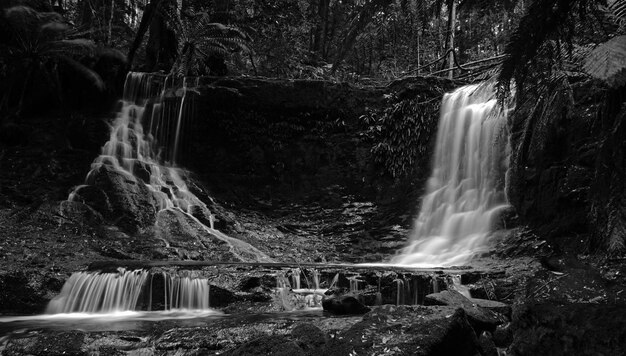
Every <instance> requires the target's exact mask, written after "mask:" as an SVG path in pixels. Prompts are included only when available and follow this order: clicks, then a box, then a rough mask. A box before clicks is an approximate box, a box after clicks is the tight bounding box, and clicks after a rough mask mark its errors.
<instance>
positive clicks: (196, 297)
mask: <svg viewBox="0 0 626 356" xmlns="http://www.w3.org/2000/svg"><path fill="white" fill-rule="evenodd" d="M163 279H164V281H165V283H164V284H165V286H164V287H165V288H163V289H164V299H165V302H164V307H165V310H172V309H208V308H209V292H210V286H209V283H208V281H207V280H206V279H204V278H191V277H180V276H171V275H168V274H166V273H165V272H163Z"/></svg>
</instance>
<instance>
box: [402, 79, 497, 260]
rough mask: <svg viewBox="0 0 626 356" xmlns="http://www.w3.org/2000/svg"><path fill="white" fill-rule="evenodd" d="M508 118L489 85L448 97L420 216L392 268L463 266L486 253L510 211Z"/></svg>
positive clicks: (444, 101)
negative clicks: (501, 218) (505, 212)
mask: <svg viewBox="0 0 626 356" xmlns="http://www.w3.org/2000/svg"><path fill="white" fill-rule="evenodd" d="M505 114H506V110H503V109H501V108H500V106H499V105H497V103H496V99H495V98H494V93H493V88H490V87H488V86H486V85H481V86H478V85H471V86H466V87H463V88H460V89H458V90H456V91H454V92H453V93H448V94H445V95H444V97H443V102H442V105H441V114H440V119H439V129H438V132H437V142H436V147H435V156H434V162H433V167H432V174H431V176H430V178H429V180H428V183H427V187H426V192H425V195H424V196H423V199H422V205H421V209H420V213H419V216H418V217H417V219H416V221H415V226H414V229H413V232H412V235H411V237H410V239H409V243H408V245H407V246H406V247H405V248H403V249H402V250H401V251H400V253H399V254H398V255H397V256H395V257H394V258H393V259H392V261H391V262H392V263H394V264H399V265H411V266H423V267H426V266H459V265H462V264H465V263H467V262H468V261H469V260H470V259H471V258H472V257H473V256H475V255H476V254H477V253H480V252H484V251H485V249H486V242H487V237H488V234H489V232H490V229H491V228H492V225H493V222H494V218H496V217H497V216H498V213H499V211H501V210H502V209H503V208H505V207H506V206H507V203H506V198H505V196H504V189H503V188H504V176H505V172H506V165H507V163H506V162H507V158H508V154H507V150H508V135H507V134H506V120H505V119H504V116H505Z"/></svg>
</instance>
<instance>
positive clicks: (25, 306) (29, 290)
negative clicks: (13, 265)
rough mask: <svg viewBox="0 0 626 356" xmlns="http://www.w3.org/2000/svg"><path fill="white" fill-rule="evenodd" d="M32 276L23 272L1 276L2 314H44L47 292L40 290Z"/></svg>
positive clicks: (0, 301)
mask: <svg viewBox="0 0 626 356" xmlns="http://www.w3.org/2000/svg"><path fill="white" fill-rule="evenodd" d="M36 277H37V276H32V275H29V274H27V273H26V272H22V271H14V272H4V273H1V274H0V312H8V313H24V314H33V313H38V312H43V310H44V309H45V306H46V304H47V302H48V299H47V298H46V295H45V294H46V290H44V289H43V288H38V287H39V286H38V283H37V282H36V281H35V280H34V278H36Z"/></svg>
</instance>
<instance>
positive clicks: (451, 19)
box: [448, 0, 456, 79]
mask: <svg viewBox="0 0 626 356" xmlns="http://www.w3.org/2000/svg"><path fill="white" fill-rule="evenodd" d="M449 8H450V9H449V13H448V14H449V16H448V38H449V40H448V50H450V54H448V69H450V72H449V73H448V78H450V79H452V78H454V70H452V69H453V68H454V32H455V31H454V30H455V28H456V1H455V0H450V2H449Z"/></svg>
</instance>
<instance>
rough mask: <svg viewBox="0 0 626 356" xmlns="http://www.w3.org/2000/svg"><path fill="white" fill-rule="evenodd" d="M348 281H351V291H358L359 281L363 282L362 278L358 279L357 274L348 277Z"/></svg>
mask: <svg viewBox="0 0 626 356" xmlns="http://www.w3.org/2000/svg"><path fill="white" fill-rule="evenodd" d="M348 281H350V293H356V292H358V291H359V282H363V281H362V280H360V279H358V278H357V276H353V277H350V278H348Z"/></svg>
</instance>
